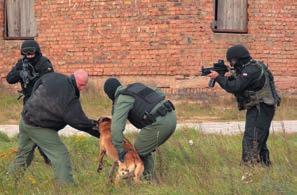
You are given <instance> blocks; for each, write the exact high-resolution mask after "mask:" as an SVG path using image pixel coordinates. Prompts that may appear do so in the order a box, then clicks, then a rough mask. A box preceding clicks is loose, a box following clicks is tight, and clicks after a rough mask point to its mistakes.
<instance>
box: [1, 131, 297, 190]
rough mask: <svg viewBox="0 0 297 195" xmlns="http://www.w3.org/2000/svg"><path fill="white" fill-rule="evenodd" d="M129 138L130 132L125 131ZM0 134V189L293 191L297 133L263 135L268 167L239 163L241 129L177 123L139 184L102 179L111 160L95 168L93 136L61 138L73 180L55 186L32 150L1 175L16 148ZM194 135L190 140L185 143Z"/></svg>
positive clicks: (296, 170) (50, 174)
mask: <svg viewBox="0 0 297 195" xmlns="http://www.w3.org/2000/svg"><path fill="white" fill-rule="evenodd" d="M128 137H129V139H130V140H132V141H133V140H134V138H135V135H129V136H128ZM0 139H3V140H4V142H6V143H5V144H4V145H3V143H2V140H0V153H1V154H3V153H5V152H6V153H7V155H6V156H4V157H2V158H0V192H1V193H2V194H178V195H179V194H296V193H297V187H296V186H297V155H296V153H297V134H292V135H289V134H272V135H271V136H270V139H269V141H268V145H269V148H270V151H271V160H272V163H273V166H272V167H271V168H262V167H261V166H258V167H255V168H253V169H246V168H244V167H241V166H240V165H239V164H240V158H241V135H238V136H222V135H207V134H201V133H199V132H197V131H194V130H192V129H180V130H179V131H177V132H176V133H175V134H174V135H173V136H172V137H171V138H170V139H169V140H168V142H166V143H165V144H164V145H162V146H161V147H160V148H159V149H158V150H157V151H156V154H155V156H154V158H155V162H156V166H155V168H156V180H155V181H154V182H153V183H152V184H149V183H146V182H143V183H142V184H140V185H133V184H127V183H122V184H120V185H119V186H118V187H115V186H112V185H107V176H108V171H109V168H110V165H111V161H109V160H107V159H106V160H105V168H104V171H103V172H102V173H100V174H98V173H97V172H96V166H97V159H98V140H97V139H95V138H90V137H82V136H76V137H69V138H63V141H64V143H65V144H66V146H67V147H68V149H69V152H70V154H71V159H72V165H73V173H74V177H75V181H76V183H77V185H76V186H65V187H62V188H60V187H58V186H56V185H55V183H54V182H53V180H52V179H53V174H52V170H51V168H50V167H49V166H47V165H45V164H44V163H43V160H42V158H41V157H40V156H39V154H38V152H36V153H35V154H36V156H35V159H34V161H33V163H32V165H31V166H30V167H29V169H28V170H27V171H26V173H25V175H24V176H23V178H22V179H21V180H20V181H19V182H18V183H17V184H16V183H15V182H14V180H13V179H12V178H10V177H7V176H6V175H5V171H6V168H7V167H8V165H9V162H10V161H11V160H12V159H13V158H14V156H15V153H14V152H13V150H11V149H10V148H14V147H16V145H17V142H16V140H15V139H7V138H6V137H4V138H1V136H0ZM189 140H193V144H192V145H190V144H189ZM246 171H249V172H251V173H252V175H253V176H252V178H251V181H250V183H247V182H245V181H242V180H241V177H242V175H243V173H244V172H246Z"/></svg>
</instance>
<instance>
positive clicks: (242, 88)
mask: <svg viewBox="0 0 297 195" xmlns="http://www.w3.org/2000/svg"><path fill="white" fill-rule="evenodd" d="M226 57H227V60H228V61H229V62H230V65H231V66H232V67H234V69H235V73H234V75H232V76H231V75H225V76H222V75H219V73H217V72H216V71H213V72H212V73H210V74H209V75H208V76H209V77H210V78H212V79H215V81H216V82H218V83H219V85H220V86H221V87H222V88H223V89H224V90H226V91H227V92H229V93H232V94H234V95H235V97H236V99H237V103H238V108H239V110H247V112H246V123H245V131H244V136H243V140H242V164H243V165H255V164H257V163H261V164H262V165H264V166H270V165H271V162H270V158H269V150H268V147H267V144H266V142H267V139H268V136H269V128H270V125H271V121H272V119H273V116H274V113H275V107H276V105H279V103H280V96H279V95H278V93H277V91H276V88H275V84H274V79H273V75H272V73H271V72H270V70H269V69H268V67H267V66H266V65H265V64H264V63H262V62H260V61H256V60H254V59H252V57H251V56H250V53H249V51H248V50H247V49H246V48H245V47H244V46H243V45H235V46H232V47H230V48H229V49H228V51H227V54H226ZM227 74H228V73H227Z"/></svg>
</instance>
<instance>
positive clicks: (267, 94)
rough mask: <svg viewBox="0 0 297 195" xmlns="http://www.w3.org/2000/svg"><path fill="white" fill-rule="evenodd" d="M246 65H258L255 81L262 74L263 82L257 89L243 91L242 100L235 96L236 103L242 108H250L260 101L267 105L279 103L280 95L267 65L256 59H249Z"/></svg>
mask: <svg viewBox="0 0 297 195" xmlns="http://www.w3.org/2000/svg"><path fill="white" fill-rule="evenodd" d="M248 66H258V67H259V68H260V69H261V74H260V76H259V78H258V79H257V80H256V82H257V81H259V80H260V79H261V78H262V77H263V76H264V77H265V83H264V85H263V87H262V88H261V89H260V90H258V91H248V90H246V91H244V92H243V96H244V98H243V101H239V99H240V98H238V97H237V101H238V104H241V105H240V106H241V107H242V109H250V108H252V107H253V106H258V105H259V104H260V103H261V102H263V103H265V104H267V105H279V103H280V96H279V94H278V93H277V91H276V89H275V84H274V78H273V75H272V73H271V72H270V70H269V69H268V68H267V66H266V65H265V64H263V63H262V62H258V61H251V62H250V63H249V64H248ZM240 106H239V107H240Z"/></svg>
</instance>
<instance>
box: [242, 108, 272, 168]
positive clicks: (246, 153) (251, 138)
mask: <svg viewBox="0 0 297 195" xmlns="http://www.w3.org/2000/svg"><path fill="white" fill-rule="evenodd" d="M274 113H275V107H274V106H270V105H267V104H264V103H261V104H260V106H259V107H258V108H257V107H256V106H255V107H252V108H251V109H249V110H247V112H246V123H245V131H244V135H243V140H242V162H243V163H251V164H255V163H259V162H261V163H262V164H263V165H266V166H269V165H270V164H271V162H270V159H269V150H268V147H267V143H266V142H267V139H268V136H269V128H270V125H271V121H272V119H273V116H274Z"/></svg>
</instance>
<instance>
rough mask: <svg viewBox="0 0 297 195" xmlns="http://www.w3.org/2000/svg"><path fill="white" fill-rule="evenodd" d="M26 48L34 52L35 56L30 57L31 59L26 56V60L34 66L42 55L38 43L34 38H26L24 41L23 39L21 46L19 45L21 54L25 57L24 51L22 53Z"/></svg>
mask: <svg viewBox="0 0 297 195" xmlns="http://www.w3.org/2000/svg"><path fill="white" fill-rule="evenodd" d="M26 50H30V51H33V52H34V53H35V57H34V58H31V59H29V58H28V61H29V62H30V63H31V64H32V65H33V66H35V65H36V63H37V62H38V60H39V59H40V57H41V56H42V53H41V50H40V46H39V44H38V43H37V42H36V41H35V40H26V41H24V42H23V43H22V46H21V54H22V55H23V56H24V57H25V58H27V57H26V53H24V51H26Z"/></svg>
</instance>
